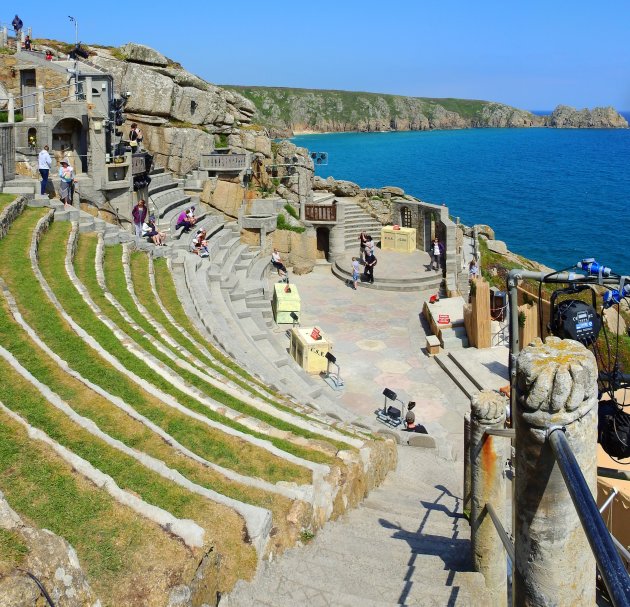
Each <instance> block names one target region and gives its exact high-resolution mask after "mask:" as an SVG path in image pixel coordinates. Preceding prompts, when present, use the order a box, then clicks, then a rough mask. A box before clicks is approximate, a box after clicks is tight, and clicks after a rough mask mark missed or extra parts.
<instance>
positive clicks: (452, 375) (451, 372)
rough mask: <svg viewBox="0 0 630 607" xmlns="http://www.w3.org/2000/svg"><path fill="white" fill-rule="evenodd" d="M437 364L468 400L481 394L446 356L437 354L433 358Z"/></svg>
mask: <svg viewBox="0 0 630 607" xmlns="http://www.w3.org/2000/svg"><path fill="white" fill-rule="evenodd" d="M433 359H434V360H435V362H436V364H437V365H438V366H439V367H440V368H441V369H442V370H443V371H444V373H446V375H447V376H448V378H449V379H450V380H451V381H452V382H453V383H454V384H455V385H456V386H457V387H458V388H459V389H460V390H461V391H462V392H463V394H464V395H465V396H466V397H467V398H472V396H473V395H474V394H477V392H479V389H478V388H477V386H475V385H474V384H473V383H472V382H471V381H470V379H469V378H468V377H466V375H465V374H464V373H463V372H462V370H461V369H460V368H459V367H458V366H457V365H456V364H455V363H454V362H453V361H452V360H451V359H450V358H449V357H448V356H445V355H444V354H437V355H435V356H434V357H433Z"/></svg>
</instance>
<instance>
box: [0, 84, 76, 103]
mask: <svg viewBox="0 0 630 607" xmlns="http://www.w3.org/2000/svg"><path fill="white" fill-rule="evenodd" d="M71 86H74V87H75V88H77V89H83V82H77V83H76V84H74V83H68V84H63V85H62V86H54V87H52V88H49V89H44V91H43V93H44V95H45V94H46V93H50V92H52V91H60V90H62V89H67V88H68V87H71ZM37 92H38V91H33V92H32V93H26V94H25V95H16V96H15V97H13V100H14V101H15V100H17V99H25V98H26V97H32V96H33V95H37ZM82 94H83V91H81V92H79V91H77V92H76V93H74V94H72V95H68V97H60V98H59V99H53V100H52V101H62V100H63V99H69V98H70V97H74V95H82ZM0 101H9V97H0Z"/></svg>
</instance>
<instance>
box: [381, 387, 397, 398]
mask: <svg viewBox="0 0 630 607" xmlns="http://www.w3.org/2000/svg"><path fill="white" fill-rule="evenodd" d="M383 396H384V397H385V398H389V400H396V398H397V396H398V395H397V394H396V392H394V391H393V390H390V389H389V388H385V390H383Z"/></svg>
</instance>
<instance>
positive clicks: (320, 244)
mask: <svg viewBox="0 0 630 607" xmlns="http://www.w3.org/2000/svg"><path fill="white" fill-rule="evenodd" d="M316 235H317V259H328V253H329V251H330V231H329V229H328V228H325V227H319V228H317V229H316Z"/></svg>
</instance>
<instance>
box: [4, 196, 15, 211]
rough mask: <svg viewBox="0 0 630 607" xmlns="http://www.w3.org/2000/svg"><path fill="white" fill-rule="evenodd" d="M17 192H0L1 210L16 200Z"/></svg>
mask: <svg viewBox="0 0 630 607" xmlns="http://www.w3.org/2000/svg"><path fill="white" fill-rule="evenodd" d="M15 198H16V196H15V194H0V211H2V210H4V208H5V207H7V206H9V204H10V203H12V202H13V201H14V200H15Z"/></svg>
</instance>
